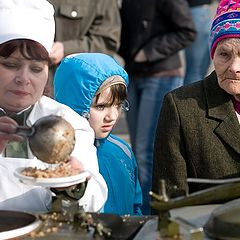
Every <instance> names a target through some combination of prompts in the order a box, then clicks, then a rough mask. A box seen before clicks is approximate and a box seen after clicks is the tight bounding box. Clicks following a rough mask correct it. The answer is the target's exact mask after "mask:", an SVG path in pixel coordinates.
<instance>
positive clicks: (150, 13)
mask: <svg viewBox="0 0 240 240" xmlns="http://www.w3.org/2000/svg"><path fill="white" fill-rule="evenodd" d="M121 19H122V35H121V45H120V50H119V54H120V55H121V56H122V57H123V58H124V60H125V63H126V65H125V68H126V70H127V72H128V73H129V78H130V84H129V94H128V100H129V102H130V106H131V108H130V110H129V112H128V113H127V122H128V127H129V132H130V140H131V144H132V147H133V150H134V153H135V154H136V158H137V161H138V165H139V177H140V182H141V186H142V190H143V208H142V211H143V213H144V214H149V213H150V206H149V201H150V197H149V195H148V193H149V191H150V190H151V181H152V161H153V142H154V136H155V129H156V125H157V119H158V115H159V111H160V108H161V104H162V99H163V96H164V95H165V93H166V92H168V91H171V90H172V89H174V88H176V87H179V86H181V85H182V84H183V72H182V68H181V67H182V65H181V60H180V56H179V51H180V50H182V49H184V48H185V47H186V46H188V45H190V44H191V43H192V42H193V41H194V39H195V36H196V31H195V27H194V24H193V21H192V18H191V14H190V11H189V7H188V4H187V2H186V0H158V1H155V0H123V2H122V8H121Z"/></svg>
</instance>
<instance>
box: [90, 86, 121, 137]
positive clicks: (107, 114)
mask: <svg viewBox="0 0 240 240" xmlns="http://www.w3.org/2000/svg"><path fill="white" fill-rule="evenodd" d="M109 95H110V87H109V88H107V89H105V90H104V91H102V92H101V94H100V96H99V99H98V102H96V99H95V98H94V99H93V104H92V106H91V108H90V118H89V123H90V126H91V127H92V128H93V130H94V132H95V138H97V139H101V138H105V137H107V136H108V135H109V133H110V132H111V131H112V129H113V127H114V125H115V124H116V122H117V120H118V118H119V116H120V114H121V105H120V104H119V105H112V106H109V104H108V102H107V99H109Z"/></svg>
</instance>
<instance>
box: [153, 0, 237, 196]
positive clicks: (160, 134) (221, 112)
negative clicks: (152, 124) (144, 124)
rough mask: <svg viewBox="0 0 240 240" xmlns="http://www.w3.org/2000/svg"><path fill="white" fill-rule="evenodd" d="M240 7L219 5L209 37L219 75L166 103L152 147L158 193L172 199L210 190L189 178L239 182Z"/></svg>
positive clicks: (170, 95) (172, 94)
mask: <svg viewBox="0 0 240 240" xmlns="http://www.w3.org/2000/svg"><path fill="white" fill-rule="evenodd" d="M239 7H240V1H239V0H237V1H228V0H222V1H220V3H219V7H218V9H217V14H216V17H215V19H214V21H213V23H212V28H211V34H210V56H211V58H212V60H213V65H214V69H215V70H214V71H213V72H212V73H211V74H210V75H209V76H208V77H207V78H205V79H204V80H201V81H198V82H195V83H193V84H189V85H187V86H184V87H182V88H179V89H177V90H174V91H172V92H170V93H168V94H167V95H166V97H165V99H164V103H163V106H162V110H161V114H160V117H159V122H158V127H157V132H156V139H155V147H154V172H153V191H154V192H157V191H158V189H159V180H160V179H165V181H166V187H167V193H168V194H169V195H170V196H172V195H178V194H179V193H181V192H182V193H186V194H188V193H192V192H195V191H198V190H200V189H205V188H206V187H208V186H206V185H202V184H199V183H198V184H197V185H196V184H194V185H193V184H190V183H189V184H188V182H187V178H204V179H224V178H231V177H239V176H240V138H239V136H240V127H239V123H240V54H239V53H240V29H239V25H240V11H239V9H240V8H239ZM229 26H231V27H229Z"/></svg>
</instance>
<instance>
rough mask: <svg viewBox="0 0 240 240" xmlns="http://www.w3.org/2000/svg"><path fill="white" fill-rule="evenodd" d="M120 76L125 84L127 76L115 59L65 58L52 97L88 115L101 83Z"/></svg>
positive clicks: (91, 55) (98, 55)
mask: <svg viewBox="0 0 240 240" xmlns="http://www.w3.org/2000/svg"><path fill="white" fill-rule="evenodd" d="M114 75H119V76H121V77H122V78H123V79H124V80H125V82H126V85H128V74H127V72H126V71H125V70H124V69H123V67H122V66H120V65H119V64H118V63H117V62H116V61H115V59H114V58H112V57H110V56H108V55H106V54H103V53H78V54H72V55H69V56H67V57H65V58H64V59H63V60H62V62H61V64H60V65H59V67H58V68H57V71H56V73H55V76H54V98H55V99H56V100H57V101H58V102H61V103H63V104H66V105H68V106H69V107H71V108H72V109H73V110H74V111H76V112H77V113H79V114H80V115H81V116H86V115H88V113H89V111H90V106H91V103H92V100H93V98H94V96H95V93H96V92H97V90H98V88H99V87H100V86H101V84H102V83H103V82H104V81H105V80H106V79H107V78H109V77H111V76H114Z"/></svg>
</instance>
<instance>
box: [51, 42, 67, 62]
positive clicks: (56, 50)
mask: <svg viewBox="0 0 240 240" xmlns="http://www.w3.org/2000/svg"><path fill="white" fill-rule="evenodd" d="M63 57H64V45H63V43H62V42H54V43H53V46H52V49H51V53H50V59H51V63H52V64H54V65H57V64H58V63H60V62H61V60H62V59H63Z"/></svg>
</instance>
